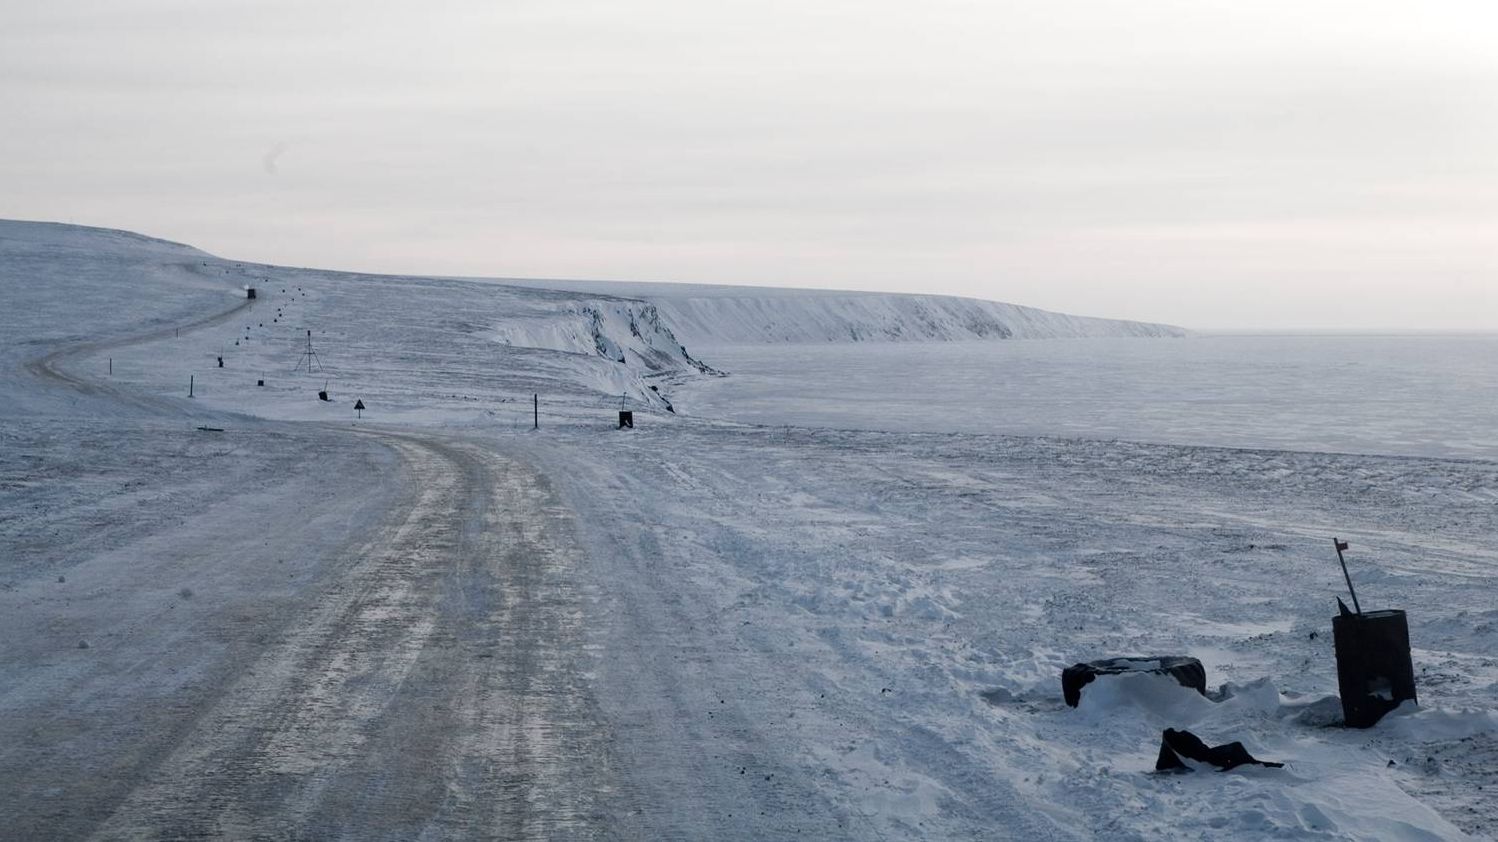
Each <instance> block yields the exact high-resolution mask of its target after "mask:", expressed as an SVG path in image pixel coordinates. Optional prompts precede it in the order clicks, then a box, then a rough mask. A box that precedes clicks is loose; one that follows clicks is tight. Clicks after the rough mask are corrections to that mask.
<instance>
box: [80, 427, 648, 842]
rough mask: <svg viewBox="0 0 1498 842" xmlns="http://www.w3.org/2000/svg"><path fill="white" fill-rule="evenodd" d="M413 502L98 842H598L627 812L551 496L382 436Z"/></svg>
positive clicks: (518, 469) (486, 460)
mask: <svg viewBox="0 0 1498 842" xmlns="http://www.w3.org/2000/svg"><path fill="white" fill-rule="evenodd" d="M376 435H381V437H382V438H384V439H386V440H388V441H389V442H390V443H391V445H392V446H393V447H395V448H396V449H397V451H398V452H399V453H400V455H401V457H402V459H403V460H404V461H405V462H406V463H407V465H408V466H409V470H410V472H411V478H412V485H413V487H414V488H416V489H418V490H417V491H416V492H415V493H414V494H413V495H411V497H410V498H409V499H408V500H407V501H405V502H404V503H403V504H402V506H401V512H400V516H399V517H397V518H395V519H394V520H392V522H391V523H390V524H389V525H388V526H387V527H386V528H385V530H383V531H382V532H381V533H379V534H378V535H375V536H372V537H371V539H370V541H369V542H368V543H367V544H366V545H365V546H363V547H362V548H360V549H359V551H358V555H359V556H360V558H359V559H358V560H357V561H356V562H355V563H354V564H353V565H352V566H351V567H350V569H349V572H348V574H347V575H346V576H345V577H344V579H343V580H342V581H341V582H340V583H337V584H336V585H335V586H333V587H332V588H330V589H329V590H328V592H327V593H325V594H323V595H322V596H321V597H320V599H319V600H318V603H317V605H316V607H315V608H313V609H312V610H311V611H309V612H307V614H306V615H305V618H304V619H303V620H302V621H301V622H300V623H298V624H297V625H296V627H295V628H292V629H289V630H287V632H286V634H285V636H284V638H283V639H282V640H281V642H279V643H278V644H277V645H275V646H274V647H272V648H271V649H270V650H269V651H267V652H266V653H265V654H264V655H263V656H262V657H261V658H260V659H259V660H258V662H257V663H256V664H255V666H254V667H253V668H252V669H250V670H249V671H247V672H246V674H245V675H244V677H243V678H242V679H240V680H239V681H237V682H236V683H235V684H234V685H233V686H232V687H231V688H230V689H229V690H228V691H227V692H226V693H225V694H224V695H223V698H222V699H221V701H220V702H219V703H218V705H217V706H216V707H215V708H214V709H213V710H212V711H210V712H209V713H208V714H206V715H205V716H204V717H203V718H202V719H201V720H200V722H199V724H198V726H197V727H196V728H195V729H194V730H193V731H192V732H191V734H189V735H188V736H187V737H186V738H185V739H184V740H183V742H182V744H181V745H179V746H178V747H177V748H176V750H174V751H173V752H172V753H171V755H170V756H169V757H168V758H167V759H166V760H165V761H164V762H163V763H162V764H161V765H160V766H159V767H158V768H157V769H156V770H155V772H154V773H153V774H151V775H150V776H148V778H147V779H146V780H144V781H143V782H142V783H141V784H140V785H139V786H137V787H136V788H135V789H134V791H133V792H132V793H131V794H130V795H129V796H128V797H127V798H126V799H125V800H124V802H123V803H122V805H121V806H120V808H119V809H118V810H116V812H115V813H114V815H113V816H112V817H111V818H110V819H109V820H108V821H107V822H105V824H104V825H103V826H102V827H101V828H100V829H99V831H98V833H97V834H96V838H102V839H113V838H136V837H141V836H149V837H157V836H167V837H184V836H185V837H200V836H228V837H235V838H240V837H252V836H259V835H268V836H272V837H280V838H286V837H313V838H348V839H365V838H372V837H380V838H391V837H394V838H424V837H438V838H454V837H461V838H495V839H501V838H502V839H540V838H555V837H557V836H567V837H575V836H596V835H599V834H601V833H602V832H603V828H604V822H605V820H606V818H607V816H608V815H609V813H610V812H611V810H610V809H608V808H607V806H606V803H607V802H609V801H612V800H614V799H615V798H617V797H619V795H620V793H619V792H618V788H617V785H616V782H615V780H614V777H615V776H614V772H613V770H614V764H613V762H612V760H611V756H610V753H609V751H608V734H607V732H606V730H605V729H604V728H603V727H602V726H601V725H600V717H599V716H598V714H597V709H596V705H595V704H594V702H593V700H592V698H591V696H590V694H589V687H588V684H589V682H588V679H587V676H588V674H589V669H588V667H589V664H588V663H587V660H588V658H589V657H591V656H590V655H589V654H588V647H587V646H586V640H585V637H586V624H585V605H584V602H585V600H586V596H587V595H586V594H585V593H584V592H583V590H582V589H580V588H578V587H577V585H576V583H575V582H574V577H573V572H574V569H575V561H576V559H577V553H576V550H575V548H574V547H573V546H572V545H571V543H570V537H569V534H568V530H567V528H566V527H567V524H566V522H565V521H566V515H565V513H564V510H562V509H560V508H559V507H557V506H555V505H554V503H555V501H554V499H553V497H552V492H551V490H550V489H549V487H548V486H547V485H546V483H545V481H544V480H543V479H542V478H541V477H540V476H539V475H537V474H535V473H534V472H532V471H530V470H528V469H526V468H524V467H523V466H521V465H519V464H518V463H515V462H512V461H509V460H505V459H501V458H499V457H496V456H494V455H493V454H489V453H485V452H483V451H481V450H479V449H477V448H475V447H472V446H470V445H464V444H459V443H444V442H439V441H436V440H433V439H428V438H425V437H420V436H414V435H395V434H376Z"/></svg>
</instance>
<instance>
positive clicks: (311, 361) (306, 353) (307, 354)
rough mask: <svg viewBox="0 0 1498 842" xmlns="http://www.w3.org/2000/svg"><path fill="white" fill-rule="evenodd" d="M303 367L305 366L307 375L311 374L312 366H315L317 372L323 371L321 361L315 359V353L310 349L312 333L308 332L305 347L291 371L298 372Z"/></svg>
mask: <svg viewBox="0 0 1498 842" xmlns="http://www.w3.org/2000/svg"><path fill="white" fill-rule="evenodd" d="M303 365H306V366H307V373H308V374H311V373H312V370H313V366H316V367H317V370H318V371H322V370H323V368H322V360H319V359H318V358H317V351H315V350H313V348H312V331H310V330H309V331H307V347H306V349H305V350H303V351H302V355H301V357H299V358H298V359H297V361H296V367H295V368H293V369H292V371H293V372H297V371H300V370H301V368H302V366H303Z"/></svg>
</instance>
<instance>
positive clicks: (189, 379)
mask: <svg viewBox="0 0 1498 842" xmlns="http://www.w3.org/2000/svg"><path fill="white" fill-rule="evenodd" d="M193 377H194V375H191V374H189V375H187V396H188V397H189V398H190V397H192V381H193Z"/></svg>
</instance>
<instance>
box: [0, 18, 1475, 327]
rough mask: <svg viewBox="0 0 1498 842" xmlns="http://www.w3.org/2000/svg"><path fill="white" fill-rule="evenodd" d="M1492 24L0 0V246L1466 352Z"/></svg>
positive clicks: (1472, 304) (1452, 20) (1472, 324)
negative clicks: (96, 228)
mask: <svg viewBox="0 0 1498 842" xmlns="http://www.w3.org/2000/svg"><path fill="white" fill-rule="evenodd" d="M1495 45H1498V4H1495V3H1493V2H1491V0H1473V1H1472V2H1443V0H1420V1H1419V2H1385V1H1384V0H1358V2H1318V1H1317V0H1291V1H1289V2H1280V0H1252V1H1251V2H1250V0H1231V2H1216V0H1180V1H1179V2H1156V1H1155V0H1129V1H1128V2H1126V1H1125V0H1107V1H1106V2H1102V1H1100V0H1066V2H1057V1H1056V0H1032V1H1031V2H1003V0H974V1H973V2H949V1H948V0H922V1H921V2H909V0H903V2H892V1H891V2H886V0H859V2H841V1H840V0H817V1H816V2H805V1H804V0H802V2H779V0H744V2H740V0H641V2H632V1H631V0H545V1H544V2H516V1H514V0H484V1H482V2H481V1H480V0H423V2H419V3H418V2H409V3H407V2H371V1H370V0H360V1H359V2H354V0H347V1H345V0H337V2H314V0H298V2H264V1H262V2H228V1H220V2H207V1H206V0H94V1H93V2H71V1H70V0H49V1H48V2H39V0H0V217H10V218H21V219H51V220H59V221H70V222H77V223H81V224H89V225H102V226H108V227H115V228H127V229H131V230H135V231H140V232H142V233H146V234H151V235H155V236H161V237H166V238H168V239H174V240H180V241H184V242H188V243H191V244H193V245H196V246H199V247H201V248H204V249H207V250H208V251H212V252H214V253H217V254H220V255H223V256H226V257H234V258H242V259H249V260H262V261H267V262H273V263H283V264H293V265H307V266H319V267H326V268H338V269H354V270H365V271H377V272H401V273H423V274H467V275H491V276H493V275H507V276H529V277H571V278H618V279H650V280H680V281H698V282H712V283H741V284H768V285H779V286H817V287H835V288H849V289H871V290H890V291H910V292H942V293H951V294H957V295H971V296H977V297H982V298H991V299H997V300H1003V301H1013V302H1016V303H1021V304H1031V305H1036V306H1042V307H1048V308H1051V309H1057V310H1063V311H1068V312H1074V313H1083V314H1088V315H1101V316H1117V317H1127V318H1136V319H1148V320H1157V321H1168V322H1174V323H1178V324H1185V325H1188V326H1193V327H1203V328H1213V327H1292V326H1331V327H1345V328H1368V327H1381V326H1413V327H1429V328H1487V329H1495V328H1498V46H1495Z"/></svg>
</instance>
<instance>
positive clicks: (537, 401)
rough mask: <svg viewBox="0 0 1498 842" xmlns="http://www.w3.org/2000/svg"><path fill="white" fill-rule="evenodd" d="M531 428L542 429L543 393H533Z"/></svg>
mask: <svg viewBox="0 0 1498 842" xmlns="http://www.w3.org/2000/svg"><path fill="white" fill-rule="evenodd" d="M531 401H532V404H531V429H532V430H539V429H541V395H540V394H533V395H531Z"/></svg>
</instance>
